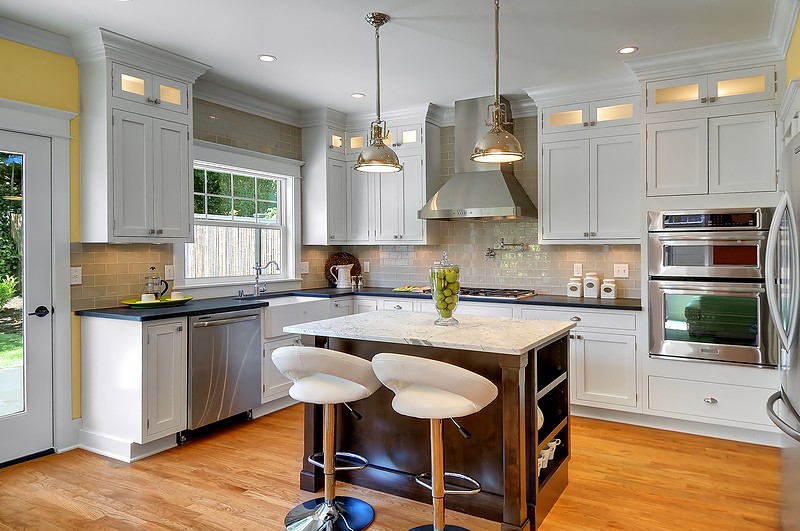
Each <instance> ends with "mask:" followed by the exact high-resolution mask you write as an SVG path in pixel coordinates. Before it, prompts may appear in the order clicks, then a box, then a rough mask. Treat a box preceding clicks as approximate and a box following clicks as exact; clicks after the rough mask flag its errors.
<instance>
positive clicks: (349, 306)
mask: <svg viewBox="0 0 800 531" xmlns="http://www.w3.org/2000/svg"><path fill="white" fill-rule="evenodd" d="M352 314H353V299H352V298H341V297H340V298H336V299H331V317H342V316H345V315H352Z"/></svg>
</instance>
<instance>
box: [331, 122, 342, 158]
mask: <svg viewBox="0 0 800 531" xmlns="http://www.w3.org/2000/svg"><path fill="white" fill-rule="evenodd" d="M328 154H332V155H339V156H340V157H341V156H344V154H345V137H344V131H342V130H340V129H332V128H330V127H329V128H328Z"/></svg>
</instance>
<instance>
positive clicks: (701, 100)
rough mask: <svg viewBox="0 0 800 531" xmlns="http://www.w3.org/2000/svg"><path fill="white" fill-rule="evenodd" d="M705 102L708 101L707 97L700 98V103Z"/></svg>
mask: <svg viewBox="0 0 800 531" xmlns="http://www.w3.org/2000/svg"><path fill="white" fill-rule="evenodd" d="M707 102H708V98H700V103H707Z"/></svg>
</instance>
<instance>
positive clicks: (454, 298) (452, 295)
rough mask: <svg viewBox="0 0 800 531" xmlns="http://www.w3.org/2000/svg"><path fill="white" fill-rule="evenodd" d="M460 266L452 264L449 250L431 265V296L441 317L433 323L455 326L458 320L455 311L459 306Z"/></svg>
mask: <svg viewBox="0 0 800 531" xmlns="http://www.w3.org/2000/svg"><path fill="white" fill-rule="evenodd" d="M459 271H460V268H459V266H457V265H455V264H451V263H450V260H449V259H448V258H447V252H442V261H441V262H438V263H435V264H433V266H432V267H431V296H432V297H433V303H434V305H435V306H436V313H438V314H439V317H438V318H437V319H436V320H435V321H434V322H433V324H436V325H440V326H454V325H457V324H458V321H457V320H456V319H455V317H453V312H455V310H456V306H458V290H459V288H460V284H459V282H458V280H459Z"/></svg>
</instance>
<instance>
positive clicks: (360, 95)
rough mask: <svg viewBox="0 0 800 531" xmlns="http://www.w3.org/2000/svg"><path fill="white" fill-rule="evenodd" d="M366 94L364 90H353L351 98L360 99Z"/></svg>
mask: <svg viewBox="0 0 800 531" xmlns="http://www.w3.org/2000/svg"><path fill="white" fill-rule="evenodd" d="M365 96H366V94H364V93H363V92H353V93H352V94H350V97H351V98H355V99H357V100H360V99H361V98H363V97H365Z"/></svg>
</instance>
